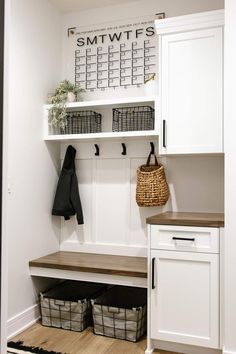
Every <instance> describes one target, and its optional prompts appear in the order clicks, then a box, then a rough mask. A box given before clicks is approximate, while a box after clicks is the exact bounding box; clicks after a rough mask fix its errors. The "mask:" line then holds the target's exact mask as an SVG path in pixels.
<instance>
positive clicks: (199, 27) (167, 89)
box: [155, 11, 223, 154]
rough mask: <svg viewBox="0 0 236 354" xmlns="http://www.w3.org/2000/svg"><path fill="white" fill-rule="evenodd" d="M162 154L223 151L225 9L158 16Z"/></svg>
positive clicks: (156, 23)
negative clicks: (166, 16)
mask: <svg viewBox="0 0 236 354" xmlns="http://www.w3.org/2000/svg"><path fill="white" fill-rule="evenodd" d="M155 25H156V31H157V34H158V37H159V47H160V55H159V92H160V101H161V103H160V105H161V107H160V112H161V113H160V115H161V117H160V118H161V119H160V131H161V136H160V153H161V154H194V153H221V152H223V117H222V110H223V107H222V98H223V94H222V92H223V88H222V84H223V77H222V75H223V71H222V70H223V12H222V11H212V12H206V13H201V14H194V15H187V16H181V17H177V18H168V19H164V20H157V21H156V22H155Z"/></svg>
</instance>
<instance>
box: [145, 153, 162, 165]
mask: <svg viewBox="0 0 236 354" xmlns="http://www.w3.org/2000/svg"><path fill="white" fill-rule="evenodd" d="M152 155H154V158H155V164H154V166H159V164H158V161H157V157H156V154H152V153H151V152H150V154H149V155H148V158H147V162H146V166H150V161H151V157H152Z"/></svg>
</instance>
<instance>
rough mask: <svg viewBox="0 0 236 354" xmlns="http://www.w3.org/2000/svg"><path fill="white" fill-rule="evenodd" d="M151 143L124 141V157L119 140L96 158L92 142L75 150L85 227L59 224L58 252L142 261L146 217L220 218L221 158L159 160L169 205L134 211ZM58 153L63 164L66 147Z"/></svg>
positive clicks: (109, 143)
mask: <svg viewBox="0 0 236 354" xmlns="http://www.w3.org/2000/svg"><path fill="white" fill-rule="evenodd" d="M150 141H152V139H150V140H148V139H141V140H138V139H137V140H136V139H134V140H130V141H127V142H126V147H127V156H125V157H123V156H122V155H121V152H122V147H121V143H122V142H123V141H122V140H121V141H117V140H115V141H102V142H100V143H98V144H99V147H100V156H98V157H96V156H94V151H95V149H94V145H93V142H89V143H87V142H86V143H85V142H81V143H75V144H73V146H74V147H75V148H76V150H77V155H76V170H77V176H78V181H79V191H80V196H81V203H82V207H83V212H84V225H79V226H78V225H77V223H76V219H75V218H71V220H69V221H64V220H62V230H61V245H60V249H61V250H64V251H80V252H95V253H108V254H122V255H137V256H146V246H147V226H146V218H147V217H148V216H151V215H154V214H157V213H160V212H163V211H167V210H173V211H191V212H194V211H196V212H223V209H224V162H223V157H222V156H215V157H214V156H194V157H191V156H185V157H184V156H182V157H169V158H164V157H160V158H158V160H159V162H160V163H162V164H163V165H164V166H165V168H166V174H167V178H168V183H169V187H170V194H171V196H170V199H169V201H168V203H167V204H166V205H165V206H164V207H141V208H140V207H138V206H137V204H136V201H135V193H136V170H137V168H138V166H140V165H142V164H144V163H146V159H147V156H148V154H149V152H150V143H149V142H150ZM61 147H62V148H61V159H62V161H63V158H64V155H65V151H66V147H67V144H62V146H61ZM156 150H157V146H156Z"/></svg>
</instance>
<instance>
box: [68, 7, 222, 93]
mask: <svg viewBox="0 0 236 354" xmlns="http://www.w3.org/2000/svg"><path fill="white" fill-rule="evenodd" d="M117 3H118V4H119V1H117ZM223 7H224V0H197V1H196V0H148V1H144V0H139V1H135V2H129V3H127V4H124V3H123V4H119V5H116V6H107V7H104V8H94V9H93V10H89V11H81V12H73V13H68V14H65V15H64V17H63V77H67V78H69V79H70V80H72V81H73V80H74V70H73V64H74V57H72V55H73V54H74V50H75V49H74V48H75V47H76V46H75V44H74V43H75V41H74V38H73V37H71V38H68V35H67V30H68V28H71V27H77V28H78V29H83V27H85V28H84V29H86V30H87V29H94V28H96V25H97V24H103V26H101V27H106V25H109V26H115V25H120V24H121V23H122V24H127V23H125V21H126V20H130V23H135V22H139V21H140V18H141V19H142V17H143V18H144V19H145V20H146V19H147V17H148V18H150V20H151V19H154V18H155V14H156V13H159V12H165V13H166V16H167V17H171V16H179V15H185V14H190V13H195V12H202V11H208V10H216V9H220V8H223ZM132 19H133V21H132ZM123 21H124V22H123ZM128 23H129V22H128ZM150 38H151V37H150ZM77 49H79V48H78V47H77ZM104 95H106V97H114V95H116V96H117V97H118V96H119V97H122V96H124V95H125V96H126V95H128V96H133V95H135V96H140V95H145V90H144V87H143V86H141V87H139V88H138V89H137V88H136V86H132V87H129V86H128V87H127V89H126V90H124V89H123V90H122V89H119V88H116V90H115V91H114V90H113V89H109V90H107V89H106V90H105V91H102V92H101V91H99V90H96V91H95V92H94V93H92V92H89V93H87V98H88V99H98V98H99V99H100V98H104Z"/></svg>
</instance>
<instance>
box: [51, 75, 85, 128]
mask: <svg viewBox="0 0 236 354" xmlns="http://www.w3.org/2000/svg"><path fill="white" fill-rule="evenodd" d="M83 92H84V90H83V89H82V88H80V87H79V86H78V85H74V84H72V83H71V82H70V81H69V80H63V81H61V82H60V83H59V85H58V86H57V88H56V89H55V92H54V94H53V95H52V97H51V103H52V107H51V108H50V110H49V116H48V122H49V124H50V125H52V126H53V127H56V128H61V129H62V130H65V127H66V125H67V119H66V117H67V115H66V104H67V102H68V101H70V102H71V101H81V99H82V93H83ZM71 96H72V98H71Z"/></svg>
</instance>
